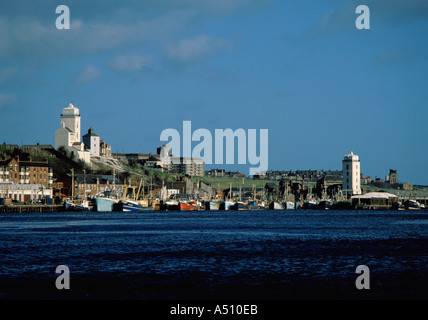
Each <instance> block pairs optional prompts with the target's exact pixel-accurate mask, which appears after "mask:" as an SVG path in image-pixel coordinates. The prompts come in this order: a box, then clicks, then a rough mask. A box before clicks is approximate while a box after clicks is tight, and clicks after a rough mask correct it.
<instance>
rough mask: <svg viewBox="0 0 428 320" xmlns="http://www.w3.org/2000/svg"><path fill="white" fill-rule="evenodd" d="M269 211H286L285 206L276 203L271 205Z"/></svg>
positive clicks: (273, 202)
mask: <svg viewBox="0 0 428 320" xmlns="http://www.w3.org/2000/svg"><path fill="white" fill-rule="evenodd" d="M269 209H270V210H284V206H283V205H282V204H281V203H279V202H276V201H272V202H271V203H269Z"/></svg>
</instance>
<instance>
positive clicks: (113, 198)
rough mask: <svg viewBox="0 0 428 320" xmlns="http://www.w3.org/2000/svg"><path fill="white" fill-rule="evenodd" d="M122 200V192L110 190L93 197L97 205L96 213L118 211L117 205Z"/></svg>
mask: <svg viewBox="0 0 428 320" xmlns="http://www.w3.org/2000/svg"><path fill="white" fill-rule="evenodd" d="M121 198H122V192H120V191H118V190H110V191H104V192H100V193H98V194H96V195H95V197H94V199H95V202H96V204H97V211H98V212H103V211H118V203H119V201H120V200H121Z"/></svg>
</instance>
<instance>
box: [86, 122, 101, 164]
mask: <svg viewBox="0 0 428 320" xmlns="http://www.w3.org/2000/svg"><path fill="white" fill-rule="evenodd" d="M83 143H84V144H85V145H86V148H87V149H88V150H89V152H90V154H91V156H96V157H99V156H100V136H99V135H97V134H95V133H94V129H92V128H90V129H89V130H88V133H87V134H85V135H84V136H83Z"/></svg>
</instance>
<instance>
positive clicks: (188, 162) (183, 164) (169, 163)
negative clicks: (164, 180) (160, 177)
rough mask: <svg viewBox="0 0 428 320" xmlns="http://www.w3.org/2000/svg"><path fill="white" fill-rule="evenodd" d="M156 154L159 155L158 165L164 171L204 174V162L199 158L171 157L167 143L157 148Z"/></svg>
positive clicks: (191, 174)
mask: <svg viewBox="0 0 428 320" xmlns="http://www.w3.org/2000/svg"><path fill="white" fill-rule="evenodd" d="M158 154H159V155H160V166H161V167H162V168H163V170H165V171H166V172H169V173H181V174H187V175H189V176H200V177H203V176H204V175H205V169H204V168H205V163H204V161H203V160H202V159H201V158H188V157H173V156H172V155H171V147H170V146H169V145H164V146H162V147H161V148H158Z"/></svg>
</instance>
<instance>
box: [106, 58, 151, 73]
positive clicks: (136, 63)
mask: <svg viewBox="0 0 428 320" xmlns="http://www.w3.org/2000/svg"><path fill="white" fill-rule="evenodd" d="M109 65H110V66H111V67H112V68H113V69H114V70H116V71H120V72H136V71H142V70H143V69H144V68H153V67H154V65H153V59H152V58H151V56H148V55H138V54H127V55H121V56H118V57H116V58H115V59H113V60H112V61H111V62H110V63H109Z"/></svg>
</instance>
